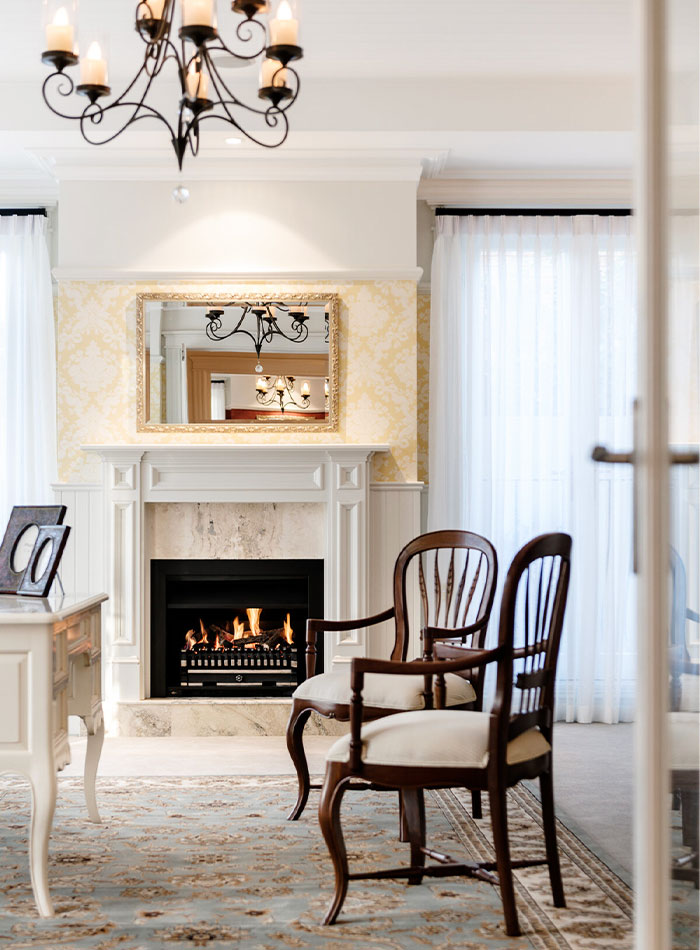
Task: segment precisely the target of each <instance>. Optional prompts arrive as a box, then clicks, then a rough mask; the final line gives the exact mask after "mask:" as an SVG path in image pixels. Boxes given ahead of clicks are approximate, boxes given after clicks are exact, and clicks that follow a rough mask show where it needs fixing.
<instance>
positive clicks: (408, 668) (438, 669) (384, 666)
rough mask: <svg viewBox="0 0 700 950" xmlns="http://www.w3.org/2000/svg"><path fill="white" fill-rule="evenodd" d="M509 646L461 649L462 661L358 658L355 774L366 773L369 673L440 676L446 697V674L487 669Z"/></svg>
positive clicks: (353, 682)
mask: <svg viewBox="0 0 700 950" xmlns="http://www.w3.org/2000/svg"><path fill="white" fill-rule="evenodd" d="M505 651H506V647H505V646H504V645H502V646H497V647H495V649H493V650H471V649H469V648H467V647H460V652H461V653H464V654H465V656H464V658H460V659H458V660H415V661H413V662H410V663H406V662H404V661H402V660H373V659H371V658H369V657H355V659H353V661H352V665H351V668H350V669H351V673H350V686H351V689H352V696H351V699H350V767H351V769H352V770H353V772H358V773H359V772H361V771H362V690H363V689H364V685H365V673H390V674H393V675H396V676H415V675H416V673H418V674H422V675H424V676H426V677H428V676H437V677H438V689H440V690H441V692H442V695H443V697H444V691H445V673H456V672H457V671H458V670H470V669H474V668H475V667H477V666H486V665H487V664H488V663H493V662H494V661H495V660H500V659H501V657H502V656H504V654H505Z"/></svg>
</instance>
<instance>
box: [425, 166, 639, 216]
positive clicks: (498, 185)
mask: <svg viewBox="0 0 700 950" xmlns="http://www.w3.org/2000/svg"><path fill="white" fill-rule="evenodd" d="M521 174H522V177H510V176H508V177H504V176H501V177H499V178H494V177H487V176H484V177H470V178H460V179H456V178H435V179H429V180H426V179H424V180H423V181H421V183H420V184H419V186H418V198H419V199H420V200H422V201H426V202H427V203H428V204H429V205H430V206H431V207H433V208H435V207H438V206H440V205H450V204H453V205H460V206H463V207H467V208H468V207H469V206H470V205H471V206H473V207H477V208H478V207H498V206H502V207H504V208H513V207H516V208H528V207H532V208H542V207H552V208H556V207H557V206H559V207H576V208H585V207H592V208H593V207H595V208H600V207H610V208H627V207H629V206H630V205H631V203H632V198H633V183H632V179H631V177H629V178H602V177H595V176H593V175H583V174H582V173H580V174H581V175H582V177H578V178H571V177H562V176H561V175H550V176H547V175H546V174H545V175H542V176H540V175H539V174H538V175H537V177H534V176H532V175H530V176H529V177H528V176H526V175H524V174H523V173H521Z"/></svg>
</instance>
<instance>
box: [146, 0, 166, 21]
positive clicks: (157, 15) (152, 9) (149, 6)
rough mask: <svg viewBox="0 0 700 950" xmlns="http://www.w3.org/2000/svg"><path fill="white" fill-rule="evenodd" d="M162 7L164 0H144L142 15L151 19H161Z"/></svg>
mask: <svg viewBox="0 0 700 950" xmlns="http://www.w3.org/2000/svg"><path fill="white" fill-rule="evenodd" d="M164 7H165V0H144V8H145V9H144V11H143V13H144V16H148V17H149V18H150V19H151V20H162V19H163V8H164Z"/></svg>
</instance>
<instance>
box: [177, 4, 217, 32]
mask: <svg viewBox="0 0 700 950" xmlns="http://www.w3.org/2000/svg"><path fill="white" fill-rule="evenodd" d="M182 25H183V26H214V0H182Z"/></svg>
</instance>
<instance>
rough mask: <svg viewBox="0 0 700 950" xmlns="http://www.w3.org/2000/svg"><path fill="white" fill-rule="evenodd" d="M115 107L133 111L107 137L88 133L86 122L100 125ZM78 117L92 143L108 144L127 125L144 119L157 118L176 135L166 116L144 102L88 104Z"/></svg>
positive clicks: (86, 138) (88, 140) (87, 138)
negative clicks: (92, 136) (104, 105)
mask: <svg viewBox="0 0 700 950" xmlns="http://www.w3.org/2000/svg"><path fill="white" fill-rule="evenodd" d="M114 109H132V113H131V115H130V116H129V117H128V118H127V119H126V120H125V122H124V123H123V124H122V125H121V126H120V127H119V128H118V129H116V130H115V131H114V132H113V133H112V134H111V135H109V136H108V137H107V138H105V139H99V140H98V139H95V138H91V137H90V135H89V134H88V130H89V127H88V128H87V129H86V123H87V122H88V120H89V122H90V123H91V125H94V126H99V125H100V123H101V122H102V119H103V117H104V115H105V114H106V113H108V112H111V111H112V110H114ZM91 110H94V111H91ZM77 118H78V119H79V123H80V133H81V135H82V136H83V138H84V139H85V141H86V142H89V143H90V145H107V144H109V142H113V141H114V139H116V138H117V136H119V135H121V134H122V132H123V131H124V129H125V128H126V127H127V126H129V125H135V124H136V123H137V122H141V121H142V120H143V119H157V120H158V121H159V122H162V123H163V125H164V126H165V127H166V128H167V129H168V131H169V132H170V135H171V137H172V138H174V136H175V131H174V129H173V127H172V126H171V125H170V123H169V122H168V120H167V119H166V118H165V116H164V115H162V114H161V113H160V112H158V110H157V109H154V108H153V106H149V105H147V104H146V103H144V102H119V103H116V102H114V103H112V104H111V105H109V106H106V107H105V108H101V107H100V106H98V105H97V103H95V105H88V106H87V107H86V108H85V111H84V112H83V113H82V115H80V116H78V117H77Z"/></svg>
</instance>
